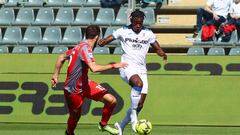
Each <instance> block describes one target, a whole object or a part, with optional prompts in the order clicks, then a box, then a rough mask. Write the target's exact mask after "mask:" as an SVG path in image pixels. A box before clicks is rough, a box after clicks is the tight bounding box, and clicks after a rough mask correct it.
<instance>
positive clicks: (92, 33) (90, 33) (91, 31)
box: [86, 25, 100, 39]
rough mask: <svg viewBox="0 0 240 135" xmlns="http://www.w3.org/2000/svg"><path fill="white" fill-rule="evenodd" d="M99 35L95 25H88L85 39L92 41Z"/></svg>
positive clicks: (97, 27)
mask: <svg viewBox="0 0 240 135" xmlns="http://www.w3.org/2000/svg"><path fill="white" fill-rule="evenodd" d="M99 35H100V28H99V26H97V25H89V26H88V27H87V29H86V39H93V38H94V37H96V36H99Z"/></svg>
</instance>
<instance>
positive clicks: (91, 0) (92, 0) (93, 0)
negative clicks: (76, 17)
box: [83, 0, 101, 7]
mask: <svg viewBox="0 0 240 135" xmlns="http://www.w3.org/2000/svg"><path fill="white" fill-rule="evenodd" d="M83 6H84V7H100V6H101V3H100V0H87V2H86V3H84V4H83Z"/></svg>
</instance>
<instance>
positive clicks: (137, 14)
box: [130, 9, 145, 19]
mask: <svg viewBox="0 0 240 135" xmlns="http://www.w3.org/2000/svg"><path fill="white" fill-rule="evenodd" d="M144 17H145V14H144V13H143V12H142V11H140V10H139V9H136V10H135V11H133V12H132V13H131V15H130V19H134V18H143V19H144Z"/></svg>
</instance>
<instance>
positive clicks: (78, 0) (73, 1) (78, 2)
mask: <svg viewBox="0 0 240 135" xmlns="http://www.w3.org/2000/svg"><path fill="white" fill-rule="evenodd" d="M86 2H87V1H86V0H67V2H66V3H65V4H64V7H80V6H83V4H85V3H86Z"/></svg>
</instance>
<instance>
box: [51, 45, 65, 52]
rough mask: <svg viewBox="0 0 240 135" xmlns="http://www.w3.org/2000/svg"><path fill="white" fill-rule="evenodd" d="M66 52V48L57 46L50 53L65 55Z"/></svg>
mask: <svg viewBox="0 0 240 135" xmlns="http://www.w3.org/2000/svg"><path fill="white" fill-rule="evenodd" d="M66 51H68V48H67V47H64V46H57V47H54V48H53V51H52V53H65V52H66Z"/></svg>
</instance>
